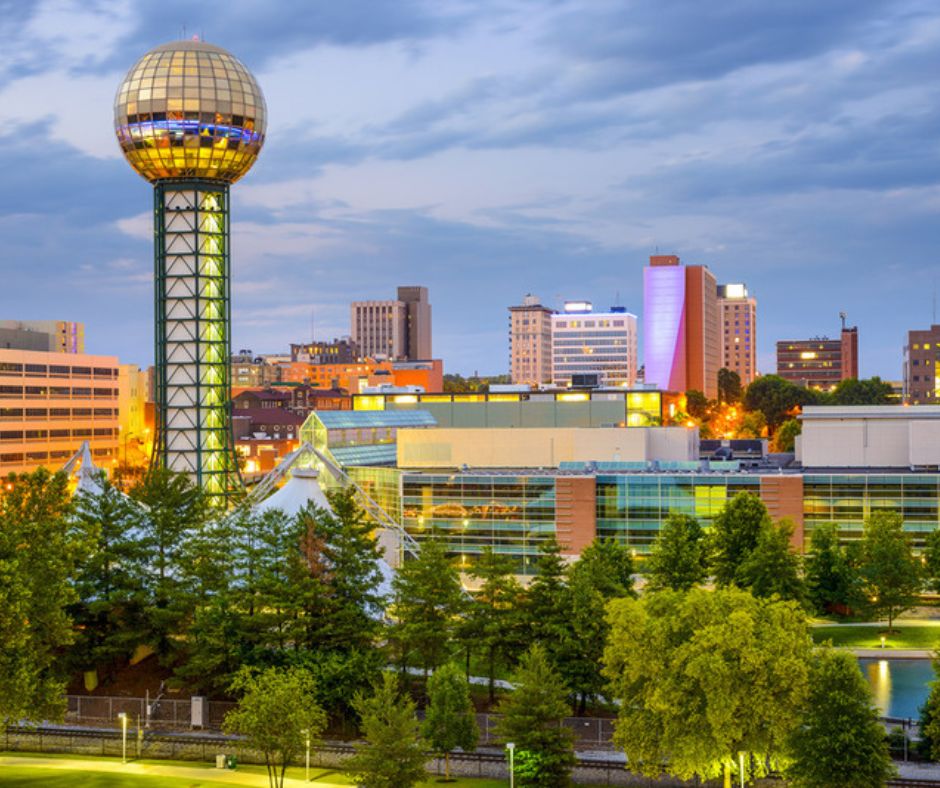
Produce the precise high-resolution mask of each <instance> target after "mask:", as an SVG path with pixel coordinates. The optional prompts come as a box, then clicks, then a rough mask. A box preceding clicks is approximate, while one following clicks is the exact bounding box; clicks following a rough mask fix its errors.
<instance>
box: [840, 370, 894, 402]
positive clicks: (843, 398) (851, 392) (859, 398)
mask: <svg viewBox="0 0 940 788" xmlns="http://www.w3.org/2000/svg"><path fill="white" fill-rule="evenodd" d="M893 393H894V391H893V390H892V388H891V384H890V383H885V382H884V381H883V380H882V379H881V378H879V377H877V376H876V377H873V378H870V379H868V380H856V379H855V378H849V379H847V380H842V381H840V382H839V383H838V384H837V385H836V387H835V389H833V391H832V395H831V402H832V404H833V405H888V404H890V402H891V397H892V395H893Z"/></svg>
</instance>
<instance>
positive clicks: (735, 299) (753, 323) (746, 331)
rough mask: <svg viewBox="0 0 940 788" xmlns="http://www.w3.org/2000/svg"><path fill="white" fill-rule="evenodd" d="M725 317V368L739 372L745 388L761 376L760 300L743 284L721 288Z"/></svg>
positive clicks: (723, 343) (722, 312)
mask: <svg viewBox="0 0 940 788" xmlns="http://www.w3.org/2000/svg"><path fill="white" fill-rule="evenodd" d="M718 307H719V310H720V315H721V366H722V367H723V368H727V369H730V370H731V371H732V372H737V373H738V377H740V378H741V385H742V386H747V385H748V384H750V383H751V381H753V380H754V378H755V377H756V376H757V299H755V298H752V297H751V296H749V295H748V292H747V287H746V286H745V285H742V284H731V285H721V286H720V287H719V288H718Z"/></svg>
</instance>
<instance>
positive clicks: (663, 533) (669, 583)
mask: <svg viewBox="0 0 940 788" xmlns="http://www.w3.org/2000/svg"><path fill="white" fill-rule="evenodd" d="M646 565H647V585H646V587H647V589H649V590H650V591H659V590H662V589H670V590H672V591H688V590H689V589H690V588H692V587H694V586H697V585H700V584H701V583H704V582H705V579H706V578H707V577H708V544H707V540H706V538H705V531H704V530H703V529H702V526H701V525H700V524H699V522H698V520H696V519H695V518H694V517H691V516H690V515H687V514H678V513H675V512H674V513H672V514H670V515H669V516H668V517H667V518H666V522H665V523H663V527H662V528H661V529H660V531H659V536H657V537H656V541H655V542H654V543H653V549H652V552H651V553H650V556H649V558H648V559H647V562H646Z"/></svg>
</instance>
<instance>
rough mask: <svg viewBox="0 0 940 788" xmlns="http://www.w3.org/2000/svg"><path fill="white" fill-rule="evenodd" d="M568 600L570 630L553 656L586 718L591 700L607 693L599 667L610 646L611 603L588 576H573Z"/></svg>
mask: <svg viewBox="0 0 940 788" xmlns="http://www.w3.org/2000/svg"><path fill="white" fill-rule="evenodd" d="M565 596H566V603H565V610H566V611H567V614H568V622H567V626H566V627H565V629H564V634H563V636H562V637H561V638H560V639H559V640H558V641H556V642H554V643H551V644H550V646H551V648H550V650H549V653H550V655H551V657H552V661H553V663H554V665H555V668H556V669H557V670H558V673H559V674H560V676H561V680H562V682H563V683H564V684H565V685H566V686H567V687H568V688H569V689H570V690H571V692H572V693H573V694H574V695H575V696H576V697H577V698H578V714H584V713H585V711H586V710H587V702H588V700H590V699H591V698H594V697H596V696H597V695H599V694H600V693H601V692H602V691H603V689H604V678H603V676H601V673H600V670H599V669H598V666H599V665H600V662H601V658H602V657H603V655H604V645H605V643H606V642H607V632H608V627H607V621H606V619H605V617H604V614H605V606H606V604H607V599H606V598H605V597H604V595H603V594H601V592H600V591H598V590H597V588H595V587H594V586H593V584H592V583H591V577H590V575H589V574H588V573H575V574H573V575H572V576H571V577H570V580H569V582H568V585H567V586H566V588H565ZM624 596H626V594H624Z"/></svg>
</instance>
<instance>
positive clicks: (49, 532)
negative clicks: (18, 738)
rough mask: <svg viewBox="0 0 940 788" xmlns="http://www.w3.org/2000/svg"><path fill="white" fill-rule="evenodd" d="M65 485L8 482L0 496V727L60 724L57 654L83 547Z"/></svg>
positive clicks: (47, 479)
mask: <svg viewBox="0 0 940 788" xmlns="http://www.w3.org/2000/svg"><path fill="white" fill-rule="evenodd" d="M69 506H70V504H69V496H68V479H67V478H66V476H65V474H62V473H58V474H55V475H52V474H50V473H49V472H48V471H46V470H44V469H40V470H38V471H35V472H34V473H32V474H23V475H21V476H16V477H14V476H12V475H11V476H10V477H8V479H7V489H6V490H5V491H4V492H3V494H2V495H0V723H2V724H3V725H4V726H5V725H7V724H8V723H10V722H13V721H17V720H34V721H39V720H45V719H58V718H61V716H62V713H63V712H64V701H65V699H64V695H63V694H64V692H65V681H64V680H63V678H64V677H63V671H62V666H61V661H62V660H61V651H62V649H63V648H65V647H66V646H68V645H69V644H70V643H71V642H72V640H73V633H72V622H71V621H70V619H69V617H68V614H67V612H66V610H67V607H68V606H69V605H70V604H72V603H73V602H74V601H75V598H76V597H75V592H74V590H73V587H72V582H73V580H74V574H75V569H76V564H77V563H78V562H79V561H80V560H81V558H82V556H83V555H84V554H85V552H86V551H87V549H88V545H87V544H86V542H85V540H84V538H83V535H82V534H81V533H80V532H76V530H75V529H73V527H72V520H71V518H70V517H69Z"/></svg>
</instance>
